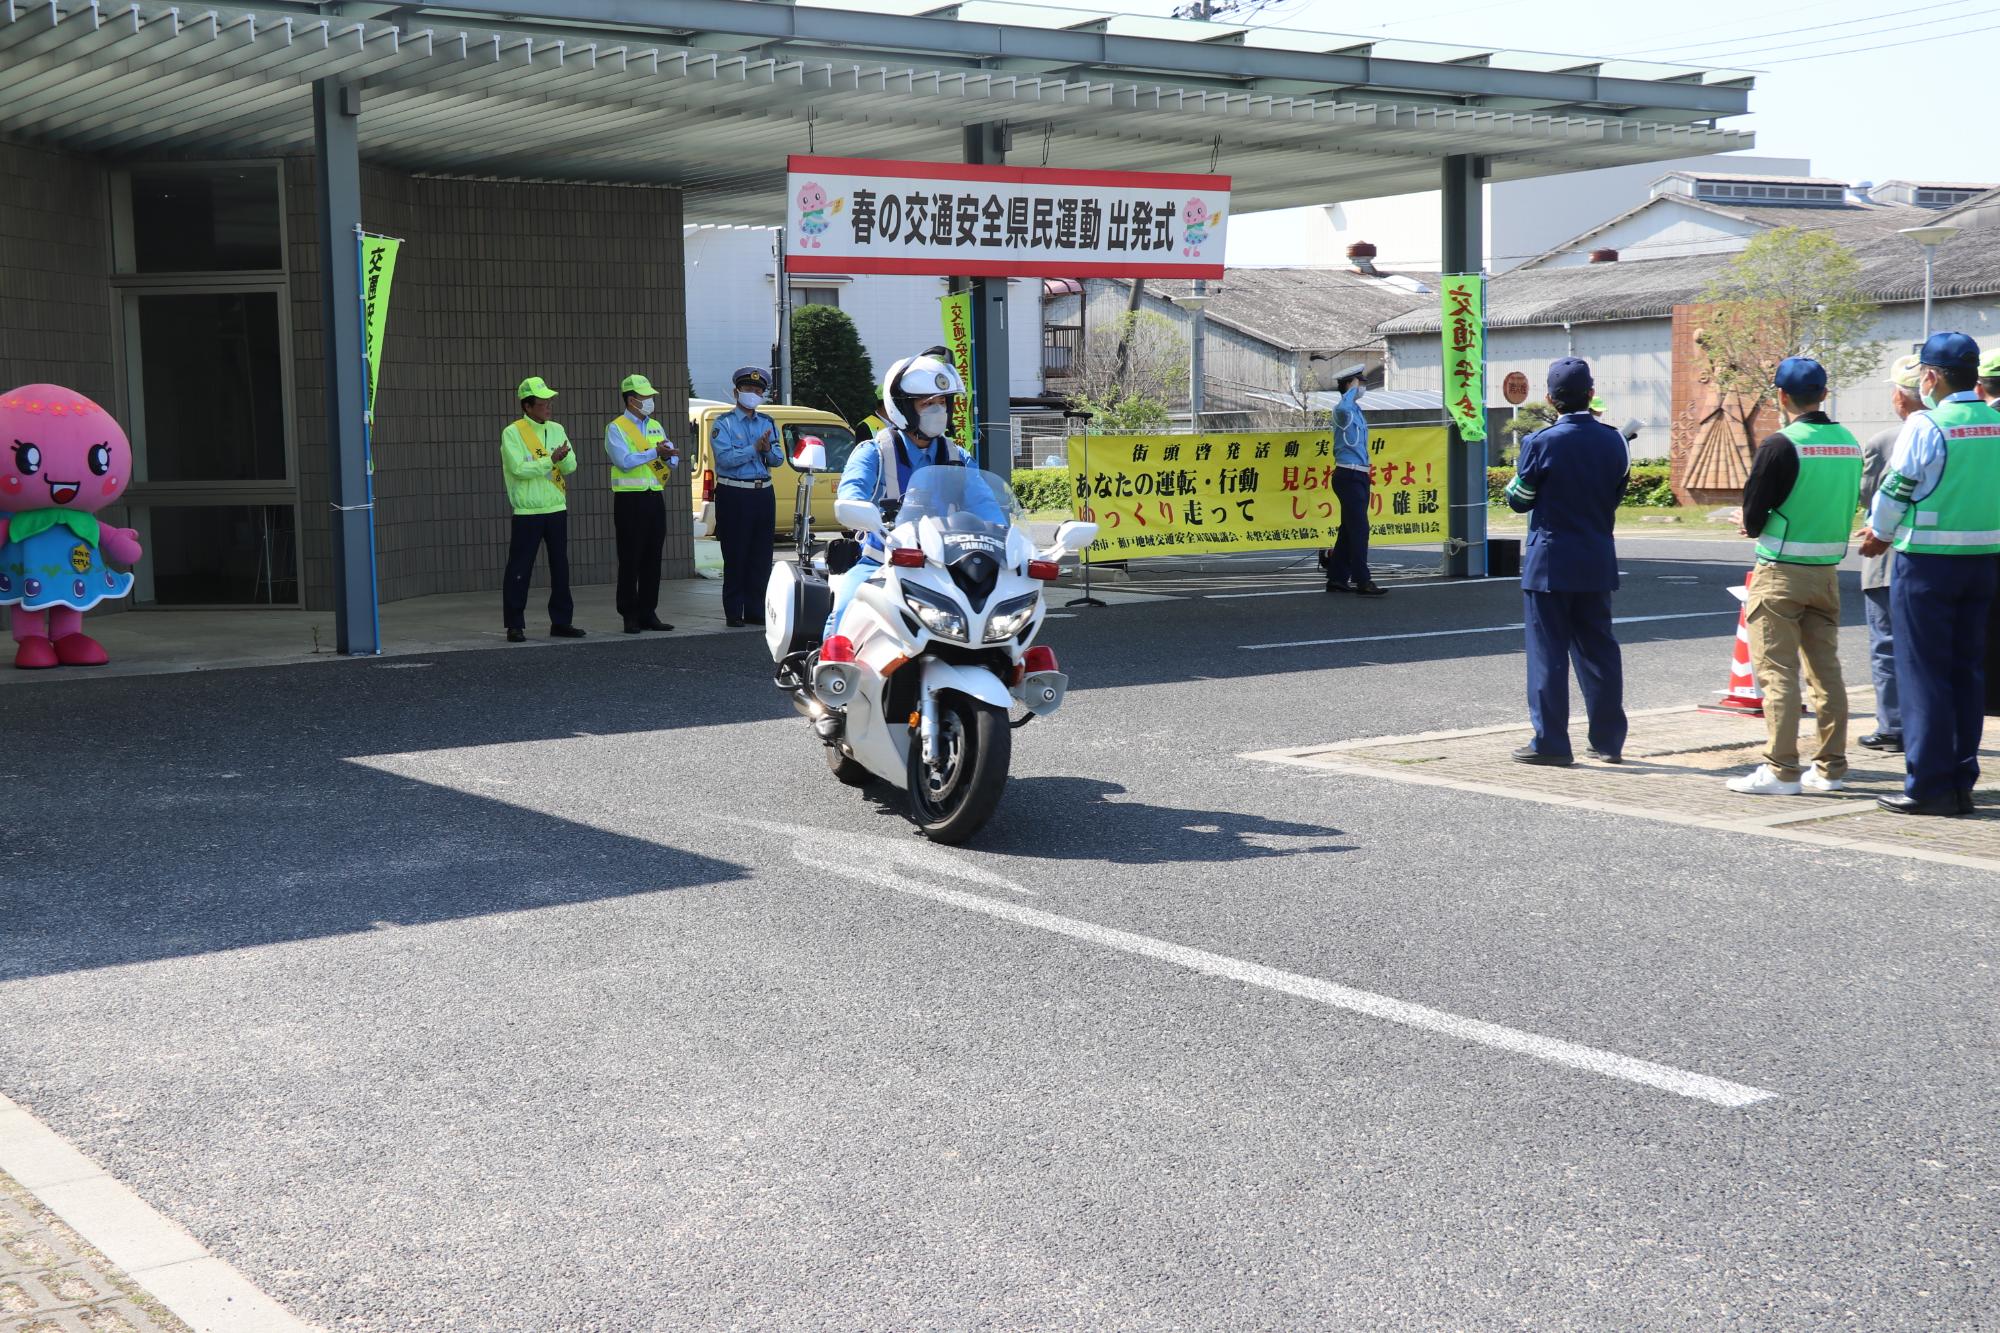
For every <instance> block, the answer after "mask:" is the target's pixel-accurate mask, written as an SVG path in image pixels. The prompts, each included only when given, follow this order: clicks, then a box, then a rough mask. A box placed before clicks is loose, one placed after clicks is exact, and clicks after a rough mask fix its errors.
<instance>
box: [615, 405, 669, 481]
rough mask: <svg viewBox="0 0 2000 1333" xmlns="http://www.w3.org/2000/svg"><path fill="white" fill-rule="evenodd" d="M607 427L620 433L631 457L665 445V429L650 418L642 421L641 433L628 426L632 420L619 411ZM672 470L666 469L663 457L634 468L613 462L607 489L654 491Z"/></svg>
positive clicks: (634, 427) (635, 428) (637, 429)
mask: <svg viewBox="0 0 2000 1333" xmlns="http://www.w3.org/2000/svg"><path fill="white" fill-rule="evenodd" d="M611 424H612V425H614V426H616V427H618V429H619V430H620V431H622V432H624V435H625V445H626V447H627V448H629V449H630V450H631V451H632V452H633V453H635V454H637V453H644V452H645V451H646V450H648V449H657V448H658V447H659V446H661V445H663V444H665V443H666V442H667V428H666V427H665V426H662V425H661V424H660V423H659V422H657V421H655V420H653V419H652V418H651V417H647V418H646V429H645V431H644V432H643V433H641V431H640V430H639V428H638V427H637V426H635V425H633V424H632V418H631V417H630V416H628V415H626V414H625V413H622V412H621V413H619V415H618V419H617V420H615V421H613V422H612V423H611ZM672 471H673V469H672V468H671V467H669V466H667V460H666V459H665V458H655V459H654V460H653V461H652V462H650V463H641V464H640V465H639V466H638V467H619V466H618V465H617V464H616V463H614V464H612V465H611V489H612V490H614V491H657V490H659V489H661V487H662V484H663V483H664V482H665V481H666V479H667V474H668V473H669V472H672Z"/></svg>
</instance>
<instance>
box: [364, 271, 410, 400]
mask: <svg viewBox="0 0 2000 1333" xmlns="http://www.w3.org/2000/svg"><path fill="white" fill-rule="evenodd" d="M402 245H403V243H402V242H401V241H399V240H397V239H396V238H395V237H393V236H363V237H362V238H361V303H362V317H361V328H362V339H363V347H364V348H365V350H366V352H367V356H368V415H369V417H370V418H371V419H372V418H373V417H374V415H375V387H376V386H377V385H378V384H380V383H381V382H382V339H383V337H384V335H386V334H387V333H388V331H389V284H390V283H391V282H392V281H394V280H395V277H396V252H397V251H398V250H400V249H401V248H402Z"/></svg>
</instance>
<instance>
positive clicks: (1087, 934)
mask: <svg viewBox="0 0 2000 1333" xmlns="http://www.w3.org/2000/svg"><path fill="white" fill-rule="evenodd" d="M773 827H778V826H773ZM798 833H799V834H800V835H801V840H800V841H798V842H796V843H794V845H793V848H792V855H793V856H794V857H795V858H797V860H798V861H799V862H800V863H801V864H803V865H807V866H811V867H813V868H814V869H817V870H823V871H826V872H827V873H829V874H835V875H841V876H844V877H846V878H849V879H858V880H861V881H863V882H864V883H869V884H877V885H880V886H882V887H883V888H887V889H894V890H895V891H896V892H898V893H905V894H909V895H911V896H913V897H918V898H928V899H930V900H932V901H933V902H940V903H944V904H946V905H948V906H951V907H960V908H964V909H965V910H967V911H971V912H980V913H983V914H985V915H987V916H990V917H995V918H997V919H999V920H1001V921H1007V922H1011V923H1013V924H1015V925H1019V926H1029V927H1032V928H1033V929H1035V930H1045V931H1048V932H1049V933H1051V934H1054V935H1062V936H1066V937H1068V938H1070V939H1074V940H1082V941H1084V942H1085V943H1087V944H1095V945H1097V946H1099V947H1101V948H1106V949H1115V950H1117V951H1118V952H1120V953H1129V954H1136V955H1137V956H1139V957H1141V958H1151V959H1154V960H1156V961H1158V962H1162V963H1171V964H1173V965H1174V966H1176V967H1184V968H1187V969H1188V970H1190V971H1194V972H1200V973H1203V974H1204V975H1207V976H1212V977H1222V978H1224V979H1226V980H1229V981H1238V982H1242V983H1243V984H1245V985H1250V986H1262V987H1264V988H1265V989H1267V990H1274V991H1280V992H1282V993H1284V994H1286V995H1292V996H1296V997H1298V998H1299V999H1302V1000H1311V1001H1313V1002H1314V1003H1316V1004H1323V1005H1325V1006H1327V1007H1328V1008H1331V1009H1341V1010H1345V1011H1347V1012H1349V1013H1354V1014H1362V1015H1365V1016H1367V1017H1369V1018H1378V1019H1381V1020H1383V1021H1384V1022H1388V1023H1398V1024H1401V1025H1402V1026H1404V1027H1412V1028H1418V1029H1420V1030H1422V1031H1425V1032H1435V1033H1438V1034H1440V1035H1442V1036H1447V1037H1455V1038H1457V1039H1459V1040H1460V1041H1469V1042H1473V1043H1475V1044H1477V1045H1481V1046H1490V1047H1492V1048H1494V1049H1495V1050H1502V1051H1510V1052H1512V1053H1514V1054H1516V1055H1526V1056H1529V1057H1531V1058H1533V1059H1536V1060H1543V1061H1547V1062H1548V1063H1550V1064H1556V1065H1563V1066H1566V1067H1567V1068H1570V1069H1580V1070H1584V1071H1586V1072H1588V1073H1593V1074H1601V1075H1603V1076H1604V1077H1606V1078H1615V1079H1622V1080H1624V1081H1625V1082H1627V1083H1638V1084H1643V1085H1644V1086H1646V1087H1650V1088H1658V1089H1659V1090H1660V1091H1662V1092H1671V1093H1673V1094H1675V1095H1676V1096H1680V1097H1691V1098H1693V1099H1694V1100H1696V1101H1703V1102H1709V1103H1711V1104H1713V1105H1716V1106H1727V1107H1743V1106H1753V1105H1755V1104H1756V1103H1758V1102H1762V1101H1769V1100H1770V1099H1771V1098H1773V1097H1776V1096H1777V1095H1778V1094H1777V1093H1775V1092H1771V1091H1769V1090H1767V1089H1764V1088H1754V1087H1750V1086H1748V1085H1747V1084H1743V1083H1732V1082H1730V1081H1729V1080H1727V1079H1720V1078H1715V1077H1712V1076H1711V1075H1708V1074H1696V1073H1692V1072H1690V1071H1688V1070H1685V1069H1675V1068H1674V1067H1673V1066H1671V1065H1662V1064H1655V1063H1654V1062H1653V1061H1651V1060H1641V1059H1638V1058H1636V1057H1634V1056H1630V1055H1620V1054H1619V1053H1617V1052H1616V1051H1605V1050H1599V1049H1598V1048H1596V1047H1594V1046H1582V1045H1579V1044H1577V1043H1576V1042H1572V1041H1563V1040H1561V1039H1560V1038H1557V1037H1544V1036H1541V1035H1540V1034H1538V1033H1534V1032H1523V1031H1521V1030H1520V1029H1518V1028H1510V1027H1503V1026H1502V1025H1500V1024H1498V1023H1489V1022H1486V1021H1485V1020H1484V1019H1478V1018H1466V1017H1464V1016H1463V1015H1461V1014H1453V1013H1447V1012H1446V1011H1444V1010H1442V1009H1432V1008H1429V1007H1428V1006H1426V1005H1421V1004H1411V1003H1410V1002H1409V1001H1407V1000H1398V999H1394V998H1392V997H1390V996H1387V995H1377V994H1375V993H1374V992H1372V991H1364V990H1356V989H1354V988H1353V987H1351V986H1342V985H1340V984H1339V983H1337V982H1332V981H1324V980H1321V979H1320V978H1318V977H1307V976H1301V975H1299V974H1298V973H1296V972H1282V971H1280V970H1278V969H1277V968H1274V967H1265V966H1264V965H1263V964H1261V963H1251V962H1245V961H1244V960H1242V959H1240V958H1229V957H1226V956H1224V955H1222V954H1217V953H1209V952H1208V951H1207V950H1205V949H1191V948H1189V947H1187V946H1186V945H1183V944H1170V943H1168V942H1167V941H1165V940H1157V939H1154V938H1152V937H1151V936H1149V935H1135V934H1133V933H1132V932H1131V931H1127V930H1117V929H1114V928H1112V927H1110V926H1100V925H1097V924H1095V923H1094V922H1089V921H1078V920H1075V919H1074V918H1071V917H1066V916H1060V915H1058V914H1056V913H1054V912H1046V911H1043V910H1041V909H1040V908H1036V907H1027V906H1023V905H1022V904H1019V903H1011V902H1006V901H1004V900H1001V899H998V898H984V897H981V896H980V895H978V894H976V893H966V892H964V891H962V890H959V889H947V888H943V887H941V886H939V885H934V884H924V883H920V882H918V881H916V880H912V879H906V878H904V877H903V876H901V875H897V874H893V873H891V872H889V871H885V870H878V869H875V868H873V867H870V866H868V865H865V864H854V863H850V862H841V861H834V860H828V859H823V858H822V857H821V856H819V855H817V853H818V852H819V850H820V849H819V848H817V847H812V846H809V845H808V844H807V843H806V842H805V841H804V840H803V837H804V835H807V834H810V835H811V836H814V837H816V836H817V834H818V831H817V830H798Z"/></svg>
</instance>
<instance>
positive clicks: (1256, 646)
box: [1236, 611, 1736, 653]
mask: <svg viewBox="0 0 2000 1333" xmlns="http://www.w3.org/2000/svg"><path fill="white" fill-rule="evenodd" d="M1735 614H1736V612H1734V611H1682V612H1679V613H1677V614H1675V615H1670V616H1614V617H1612V620H1611V623H1612V624H1614V625H1641V624H1645V623H1646V622H1648V621H1653V620H1699V619H1701V618H1702V617H1703V616H1733V615H1735ZM1526 628H1527V626H1526V625H1525V624H1514V625H1474V626H1471V627H1468V628H1466V629H1427V630H1418V631H1415V632H1412V633H1409V634H1360V635H1356V636H1354V637H1353V638H1347V639H1294V640H1291V641H1290V642H1287V643H1240V644H1238V645H1236V646H1237V647H1238V648H1240V649H1242V650H1243V651H1244V652H1246V653H1254V652H1261V651H1263V650H1265V649H1267V648H1322V647H1326V646H1328V645H1330V644H1337V643H1391V642H1394V641H1397V640H1400V639H1448V638H1450V637H1452V636H1453V635H1454V634H1506V633H1508V632H1509V631H1512V630H1524V629H1526Z"/></svg>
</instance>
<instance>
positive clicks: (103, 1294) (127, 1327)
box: [0, 1172, 189, 1333]
mask: <svg viewBox="0 0 2000 1333" xmlns="http://www.w3.org/2000/svg"><path fill="white" fill-rule="evenodd" d="M0 1333H189V1331H188V1326H187V1325H186V1324H184V1323H182V1322H181V1321H180V1320H178V1319H176V1318H174V1317H173V1316H172V1315H171V1314H169V1313H167V1311H166V1308H165V1307H164V1306H162V1305H161V1304H160V1303H159V1302H158V1301H157V1300H155V1299H154V1298H153V1297H152V1296H151V1295H149V1294H148V1293H146V1292H144V1291H142V1290H140V1288H139V1287H138V1286H137V1285H136V1284H135V1283H133V1281H132V1280H131V1279H130V1278H128V1277H127V1276H125V1274H124V1273H122V1272H120V1271H119V1270H118V1269H117V1268H115V1267H113V1266H112V1264H111V1262H110V1261H109V1260H107V1259H106V1258H105V1257H104V1256H103V1255H101V1254H99V1253H98V1252H97V1251H96V1250H94V1249H92V1248H91V1247H90V1246H89V1245H88V1244H86V1243H85V1242H84V1241H83V1239H82V1237H80V1236H78V1235H77V1234H76V1232H74V1231H72V1230H71V1229H70V1228H69V1227H68V1226H67V1225H66V1224H64V1222H63V1221H62V1219H61V1218H59V1217H57V1216H56V1215H55V1214H54V1213H52V1212H50V1211H49V1209H48V1208H47V1207H46V1206H44V1205H43V1204H42V1203H41V1201H40V1200H38V1199H36V1198H35V1197H34V1196H33V1195H32V1194H29V1193H28V1192H27V1191H26V1190H25V1189H23V1188H21V1186H20V1185H19V1184H18V1183H17V1182H16V1181H15V1180H14V1178H13V1177H12V1176H9V1175H7V1174H5V1173H4V1172H0Z"/></svg>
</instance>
